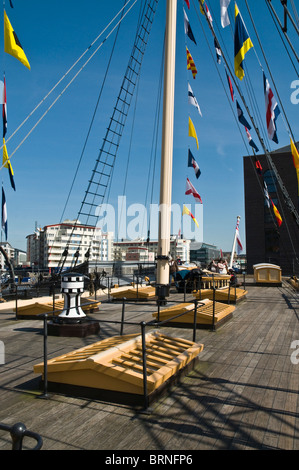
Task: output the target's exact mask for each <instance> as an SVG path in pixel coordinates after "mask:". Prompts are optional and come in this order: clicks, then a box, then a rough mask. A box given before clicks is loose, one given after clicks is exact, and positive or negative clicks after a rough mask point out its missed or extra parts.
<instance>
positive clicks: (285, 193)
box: [203, 10, 299, 227]
mask: <svg viewBox="0 0 299 470" xmlns="http://www.w3.org/2000/svg"><path fill="white" fill-rule="evenodd" d="M203 11H204V14H205V16H206V20H207V22H208V25H209V28H210V30H211V32H212V34H213V36H214V38H216V39H217V37H216V34H215V31H214V29H213V27H212V26H211V25H210V21H209V18H208V15H207V13H206V11H205V10H203ZM218 43H219V41H218ZM219 47H220V50H221V46H220V44H219ZM222 56H223V60H224V61H225V63H226V66H227V68H228V69H230V67H229V64H228V62H227V60H226V57H225V55H224V54H223V53H222ZM230 73H231V72H230ZM231 77H232V80H233V82H234V84H235V87H236V89H237V90H238V93H239V95H240V98H241V100H242V102H243V104H244V106H245V108H246V111H247V113H248V115H249V118H250V120H251V122H252V125H253V127H254V129H255V132H256V134H257V136H258V138H259V141H260V143H261V145H262V147H263V150H264V153H265V155H266V156H267V158H268V162H269V163H270V166H271V168H272V170H273V172H274V173H275V176H276V178H277V181H278V184H279V186H280V188H281V191H282V193H283V196H284V199H285V203H286V205H287V207H288V209H289V210H290V212H291V213H292V215H293V217H294V219H295V222H296V224H297V225H298V227H299V215H298V212H297V210H296V208H295V206H294V204H293V201H292V200H291V198H290V196H289V194H288V191H287V189H286V187H285V185H284V183H283V181H282V179H281V178H280V175H279V173H278V171H277V169H276V166H275V164H274V162H273V161H272V159H271V156H270V154H269V151H268V149H267V148H266V146H265V143H264V140H263V138H262V136H261V134H260V131H259V129H258V127H257V126H256V123H255V120H254V118H253V116H252V115H251V113H250V112H249V109H248V106H247V103H246V100H245V98H244V95H243V94H242V93H241V91H240V87H239V85H238V83H237V81H236V79H235V76H234V74H232V73H231Z"/></svg>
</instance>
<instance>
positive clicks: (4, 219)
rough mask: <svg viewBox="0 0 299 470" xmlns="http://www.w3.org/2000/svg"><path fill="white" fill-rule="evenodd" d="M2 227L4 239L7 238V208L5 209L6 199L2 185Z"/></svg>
mask: <svg viewBox="0 0 299 470" xmlns="http://www.w3.org/2000/svg"><path fill="white" fill-rule="evenodd" d="M2 229H3V230H4V233H5V239H6V240H7V209H6V199H5V193H4V189H3V186H2Z"/></svg>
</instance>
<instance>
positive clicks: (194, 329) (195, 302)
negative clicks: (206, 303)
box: [193, 299, 197, 343]
mask: <svg viewBox="0 0 299 470" xmlns="http://www.w3.org/2000/svg"><path fill="white" fill-rule="evenodd" d="M196 322H197V299H195V301H194V323H193V343H195V341H196Z"/></svg>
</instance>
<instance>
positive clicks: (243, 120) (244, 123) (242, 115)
mask: <svg viewBox="0 0 299 470" xmlns="http://www.w3.org/2000/svg"><path fill="white" fill-rule="evenodd" d="M236 104H237V113H238V119H239V122H240V123H241V124H243V126H245V127H247V129H251V126H250V124H249V123H248V121H247V120H246V119H245V117H244V114H243V111H242V109H241V106H240V105H239V103H238V101H237V100H236Z"/></svg>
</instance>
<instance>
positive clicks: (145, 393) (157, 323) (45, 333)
mask: <svg viewBox="0 0 299 470" xmlns="http://www.w3.org/2000/svg"><path fill="white" fill-rule="evenodd" d="M136 302H138V299H130V300H127V299H125V298H123V299H122V309H121V320H102V319H101V320H95V319H94V318H93V319H92V321H93V322H94V321H98V322H99V323H113V324H120V335H121V336H122V335H123V330H124V325H131V326H137V327H139V328H140V330H141V338H142V366H143V398H144V410H147V408H148V406H149V397H148V391H147V373H146V369H147V367H146V339H145V329H146V328H147V327H157V328H159V327H161V326H163V325H165V324H166V323H169V322H170V321H171V320H174V319H176V318H179V317H181V316H183V315H186V311H184V312H182V313H179V314H177V315H173V316H172V317H170V318H168V319H167V320H164V321H159V313H160V305H159V303H158V320H157V321H156V320H151V321H149V322H145V321H141V322H130V321H125V305H126V304H129V303H135V304H136ZM149 302H151V301H147V304H148V303H149ZM152 302H155V303H157V301H152ZM171 303H182V302H181V301H171ZM189 303H194V309H192V310H191V312H192V311H193V312H194V321H193V339H192V340H193V342H196V330H197V309H198V305H204V303H201V302H200V301H198V300H197V299H195V300H191V301H190V302H189ZM214 313H215V312H214V311H213V323H214ZM40 316H41V317H43V323H44V328H43V336H44V341H43V362H44V380H43V385H44V390H43V393H42V394H41V395H40V398H45V399H48V398H50V396H49V394H48V364H47V360H48V359H47V356H48V348H47V338H48V325H47V323H48V314H47V313H46V314H41V315H40ZM90 320H91V319H88V318H87V319H86V320H85V321H87V322H88V321H90Z"/></svg>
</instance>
